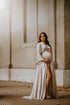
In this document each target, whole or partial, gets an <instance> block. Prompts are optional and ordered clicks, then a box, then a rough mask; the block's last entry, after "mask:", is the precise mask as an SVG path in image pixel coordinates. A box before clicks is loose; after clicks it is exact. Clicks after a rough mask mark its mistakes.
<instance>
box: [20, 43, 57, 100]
mask: <svg viewBox="0 0 70 105" xmlns="http://www.w3.org/2000/svg"><path fill="white" fill-rule="evenodd" d="M47 49H50V47H49V46H48V45H47V44H46V45H45V44H44V43H43V42H39V43H38V44H37V60H36V78H35V81H34V83H33V87H32V91H31V94H30V96H23V97H22V98H25V99H34V100H40V99H45V93H46V78H47V65H49V66H50V70H51V73H52V78H51V80H50V84H49V88H48V92H49V95H50V96H51V97H55V98H57V97H58V93H57V86H56V77H55V70H54V66H53V60H52V54H51V53H50V52H48V51H47ZM44 59H49V60H50V61H51V63H50V64H47V63H45V62H44V61H43V60H44Z"/></svg>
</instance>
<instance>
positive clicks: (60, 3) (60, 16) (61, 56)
mask: <svg viewBox="0 0 70 105" xmlns="http://www.w3.org/2000/svg"><path fill="white" fill-rule="evenodd" d="M56 3H57V4H56V7H57V8H56V19H57V21H56V30H57V64H58V68H59V69H64V68H65V52H64V0H57V2H56Z"/></svg>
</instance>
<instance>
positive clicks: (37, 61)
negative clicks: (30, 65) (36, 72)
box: [36, 43, 44, 64]
mask: <svg viewBox="0 0 70 105" xmlns="http://www.w3.org/2000/svg"><path fill="white" fill-rule="evenodd" d="M43 60H44V58H43V56H42V49H41V45H40V43H38V44H37V59H36V64H38V63H39V62H41V61H43Z"/></svg>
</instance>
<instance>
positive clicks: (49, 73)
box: [46, 65, 51, 97]
mask: <svg viewBox="0 0 70 105" xmlns="http://www.w3.org/2000/svg"><path fill="white" fill-rule="evenodd" d="M50 79H51V72H50V68H49V66H48V65H47V78H46V97H47V96H49V94H48V87H49V82H50Z"/></svg>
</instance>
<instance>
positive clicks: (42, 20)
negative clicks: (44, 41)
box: [38, 0, 49, 35]
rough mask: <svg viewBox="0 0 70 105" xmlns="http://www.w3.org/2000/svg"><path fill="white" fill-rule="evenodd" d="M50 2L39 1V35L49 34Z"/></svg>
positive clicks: (45, 0) (46, 0)
mask: <svg viewBox="0 0 70 105" xmlns="http://www.w3.org/2000/svg"><path fill="white" fill-rule="evenodd" d="M48 1H49V0H38V35H39V34H40V32H42V31H43V32H46V33H47V34H48V28H49V27H48V22H49V21H48V10H49V7H48V3H49V2H48Z"/></svg>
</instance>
